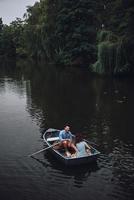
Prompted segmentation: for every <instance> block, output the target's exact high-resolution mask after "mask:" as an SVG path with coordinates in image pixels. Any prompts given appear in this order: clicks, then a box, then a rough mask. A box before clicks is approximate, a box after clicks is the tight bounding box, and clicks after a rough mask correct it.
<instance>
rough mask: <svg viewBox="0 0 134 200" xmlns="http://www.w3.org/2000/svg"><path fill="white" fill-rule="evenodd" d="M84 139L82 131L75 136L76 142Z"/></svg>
mask: <svg viewBox="0 0 134 200" xmlns="http://www.w3.org/2000/svg"><path fill="white" fill-rule="evenodd" d="M82 140H83V135H82V134H81V133H77V134H76V137H75V142H76V144H77V143H79V142H81V141H82Z"/></svg>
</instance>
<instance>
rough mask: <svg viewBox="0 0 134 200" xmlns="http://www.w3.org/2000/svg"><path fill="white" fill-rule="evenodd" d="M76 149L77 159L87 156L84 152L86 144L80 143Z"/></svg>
mask: <svg viewBox="0 0 134 200" xmlns="http://www.w3.org/2000/svg"><path fill="white" fill-rule="evenodd" d="M76 147H77V149H78V153H77V157H81V156H87V155H88V153H87V152H86V142H84V141H82V142H79V143H77V144H76Z"/></svg>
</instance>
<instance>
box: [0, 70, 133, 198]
mask: <svg viewBox="0 0 134 200" xmlns="http://www.w3.org/2000/svg"><path fill="white" fill-rule="evenodd" d="M27 73H28V72H27ZM66 123H69V124H70V126H71V129H72V132H73V133H75V132H78V131H79V132H81V133H83V135H84V136H85V137H86V138H87V139H90V140H91V141H93V142H95V143H96V144H98V150H100V151H101V155H100V158H99V159H98V162H97V164H94V165H91V164H90V165H89V164H88V165H86V166H81V167H76V168H66V167H64V166H63V165H61V164H60V163H58V161H57V160H55V158H53V157H52V156H51V155H50V154H49V153H47V152H44V153H41V154H38V155H36V156H35V159H32V158H29V157H27V155H28V154H30V153H33V152H35V151H37V150H40V149H42V148H43V147H45V144H43V141H42V139H41V138H42V133H43V131H44V130H45V129H47V128H49V127H53V128H58V129H59V128H62V127H63V126H64V124H66ZM133 198H134V80H133V79H132V78H131V79H127V78H126V79H125V78H120V79H117V78H116V79H106V78H99V77H98V78H97V77H92V78H91V76H90V73H89V72H88V71H86V70H80V69H72V68H70V69H64V70H62V69H56V68H55V67H53V66H48V67H46V68H45V70H42V68H40V67H37V70H36V71H35V70H34V71H32V73H31V75H30V76H25V75H24V74H23V75H22V74H21V73H18V72H15V71H14V72H11V71H10V72H2V71H0V199H1V200H10V199H13V200H14V199H16V200H44V199H48V200H57V199H60V200H68V199H70V200H73V199H78V200H81V199H83V200H89V199H90V200H96V199H97V200H115V199H118V200H132V199H133Z"/></svg>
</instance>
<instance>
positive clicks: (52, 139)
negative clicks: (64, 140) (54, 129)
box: [47, 137, 59, 142]
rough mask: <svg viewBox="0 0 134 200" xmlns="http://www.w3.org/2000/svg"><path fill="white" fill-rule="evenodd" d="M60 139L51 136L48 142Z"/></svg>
mask: <svg viewBox="0 0 134 200" xmlns="http://www.w3.org/2000/svg"><path fill="white" fill-rule="evenodd" d="M57 140H59V137H51V138H47V142H54V141H57Z"/></svg>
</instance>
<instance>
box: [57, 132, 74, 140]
mask: <svg viewBox="0 0 134 200" xmlns="http://www.w3.org/2000/svg"><path fill="white" fill-rule="evenodd" d="M73 136H74V135H72V133H71V132H70V131H68V132H67V131H65V130H62V131H60V133H59V138H60V140H66V139H70V140H72V137H73Z"/></svg>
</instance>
